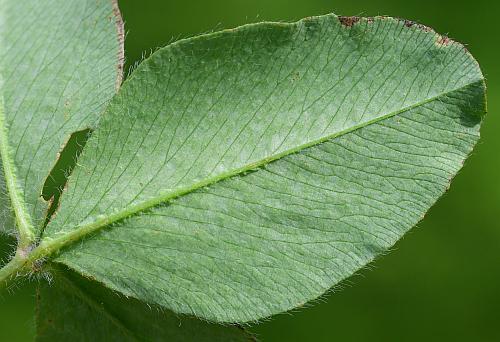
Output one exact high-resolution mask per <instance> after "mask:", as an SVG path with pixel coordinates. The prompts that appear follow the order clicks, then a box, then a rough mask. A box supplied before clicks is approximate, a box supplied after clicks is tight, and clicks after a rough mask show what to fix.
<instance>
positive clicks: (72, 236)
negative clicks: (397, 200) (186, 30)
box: [29, 79, 484, 261]
mask: <svg viewBox="0 0 500 342" xmlns="http://www.w3.org/2000/svg"><path fill="white" fill-rule="evenodd" d="M482 82H484V80H482V79H479V80H477V81H474V82H470V83H468V84H466V85H463V86H461V87H458V88H455V89H452V90H449V91H446V92H443V93H440V94H438V95H436V96H433V97H431V98H428V99H425V100H422V101H420V102H417V103H415V104H413V105H410V106H407V107H404V108H402V109H400V110H397V111H394V112H391V113H388V114H385V115H382V116H379V117H377V118H375V119H373V120H369V121H366V122H363V123H361V124H359V125H354V126H352V127H350V128H348V129H345V130H342V131H339V132H337V133H334V134H330V135H327V136H324V137H322V138H320V139H316V140H313V141H311V142H308V143H306V144H303V145H300V146H297V147H295V148H293V149H289V150H286V151H283V152H280V153H278V154H275V155H272V156H269V157H267V158H264V159H261V160H259V161H256V162H253V163H250V164H247V165H245V166H243V167H240V168H236V169H233V170H231V171H228V172H223V173H221V174H219V175H217V176H215V177H211V178H206V179H204V180H202V181H200V182H197V183H195V184H193V185H191V186H189V187H184V188H179V189H177V190H176V191H173V192H169V193H168V194H165V195H163V196H159V197H156V198H153V199H150V200H148V201H144V202H142V203H140V204H137V205H135V206H131V207H129V208H127V209H126V210H123V211H120V212H117V213H114V214H111V215H109V216H107V217H105V218H102V219H99V220H96V221H94V222H92V223H89V224H87V225H84V226H80V227H79V228H77V229H75V230H72V231H71V232H69V233H65V234H63V235H61V236H58V237H55V238H52V237H45V238H44V239H42V241H41V243H40V245H39V246H38V247H37V248H36V249H35V250H33V253H32V254H31V255H30V258H29V259H30V260H32V261H34V260H37V259H38V258H42V257H45V256H48V255H50V254H52V253H54V252H56V251H58V250H59V249H61V248H62V247H65V246H67V245H69V244H71V243H73V242H76V241H79V240H80V239H82V238H84V237H85V236H87V235H89V234H91V233H94V232H97V231H99V230H100V229H102V228H104V227H107V226H109V225H111V224H113V223H115V222H117V221H120V220H123V219H126V218H128V217H131V216H133V215H135V214H137V213H139V212H142V211H145V210H148V209H151V208H153V207H155V206H158V205H160V204H162V203H165V202H168V201H170V200H172V199H175V198H178V197H181V196H183V195H186V194H189V193H191V192H194V191H196V190H199V189H201V188H204V187H206V186H209V185H211V184H214V183H217V182H219V181H222V180H225V179H228V178H231V177H234V176H236V175H238V174H242V173H245V172H248V171H251V170H255V169H257V168H260V167H262V166H264V165H266V164H269V163H271V162H273V161H276V160H278V159H281V158H283V157H285V156H288V155H290V154H294V153H297V152H300V151H302V150H304V149H307V148H310V147H313V146H316V145H319V144H322V143H324V142H327V141H329V140H333V139H335V138H338V137H340V136H343V135H345V134H348V133H351V132H353V131H356V130H358V129H361V128H363V127H366V126H369V125H372V124H375V123H377V122H380V121H383V120H386V119H388V118H391V117H393V116H396V115H398V114H401V113H404V112H407V111H409V110H412V109H415V108H418V107H420V106H423V105H425V104H427V103H429V102H433V101H435V100H438V99H439V98H441V97H444V96H447V95H450V94H452V93H454V92H457V91H460V90H463V89H465V88H467V87H470V86H473V85H475V84H479V83H482ZM56 234H57V233H56Z"/></svg>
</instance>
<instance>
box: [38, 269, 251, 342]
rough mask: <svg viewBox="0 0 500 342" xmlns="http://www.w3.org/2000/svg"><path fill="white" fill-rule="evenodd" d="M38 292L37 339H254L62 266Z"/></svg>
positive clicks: (237, 330) (224, 340)
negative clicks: (121, 292)
mask: <svg viewBox="0 0 500 342" xmlns="http://www.w3.org/2000/svg"><path fill="white" fill-rule="evenodd" d="M51 271H52V272H51V273H52V274H53V275H54V276H55V278H54V280H53V284H50V285H49V284H47V283H44V284H42V285H41V286H40V288H39V292H38V294H37V303H38V305H37V341H39V342H42V341H50V342H53V341H120V342H122V341H193V342H203V341H220V342H229V341H234V342H236V341H241V342H243V341H252V340H253V339H252V337H251V336H250V335H249V334H247V333H245V332H244V330H243V329H240V328H237V327H223V326H220V325H214V324H210V323H206V322H203V321H200V320H198V319H194V318H189V317H182V316H177V315H175V314H173V313H171V312H168V311H160V310H158V308H154V307H153V308H151V307H148V306H146V305H145V304H143V303H140V302H138V301H137V300H134V299H125V298H124V297H123V296H121V295H119V294H116V293H113V292H112V291H110V290H108V289H106V288H104V287H102V286H99V285H98V284H96V283H93V282H91V281H89V280H87V279H84V278H82V277H79V276H78V275H76V274H75V273H72V272H68V271H66V270H63V269H58V270H51Z"/></svg>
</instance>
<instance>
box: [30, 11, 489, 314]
mask: <svg viewBox="0 0 500 342" xmlns="http://www.w3.org/2000/svg"><path fill="white" fill-rule="evenodd" d="M484 112H485V85H484V80H483V76H482V74H481V72H480V70H479V67H478V65H477V63H476V62H475V61H474V59H473V58H472V57H471V56H470V55H469V54H468V52H467V51H466V50H465V49H464V47H463V46H462V45H460V44H458V43H455V42H452V41H450V40H449V39H447V38H444V37H442V36H440V35H438V34H436V33H435V32H433V31H431V30H429V29H427V28H425V27H421V26H418V25H413V24H412V23H409V22H405V21H401V20H396V19H392V18H368V19H361V20H359V21H358V20H354V19H352V18H339V17H337V16H335V15H328V16H323V17H315V18H309V19H305V20H302V21H300V22H298V23H294V24H283V23H261V24H255V25H247V26H244V27H241V28H237V29H235V30H226V31H222V32H219V33H215V34H209V35H204V36H200V37H195V38H191V39H187V40H182V41H179V42H177V43H174V44H172V45H170V46H168V47H166V48H163V49H161V50H159V51H157V52H156V53H154V54H153V55H152V56H151V57H150V58H149V59H147V60H146V61H145V62H143V63H142V64H141V65H140V66H139V67H138V68H137V70H135V72H134V73H133V75H132V76H131V77H130V78H129V79H128V80H127V81H126V82H125V83H124V85H123V87H122V88H121V90H120V93H119V94H118V95H117V96H116V97H115V98H114V99H113V101H112V102H111V103H110V105H109V107H108V108H107V111H106V113H105V115H104V117H103V119H102V120H101V122H100V125H99V128H98V129H97V130H96V131H95V133H94V134H93V136H92V137H91V138H90V140H89V142H88V144H87V146H86V148H85V149H84V151H83V153H82V156H81V157H80V159H79V166H78V167H76V168H75V170H74V173H73V175H72V176H71V178H70V181H69V186H68V191H67V192H66V193H65V194H64V195H63V196H62V202H61V209H60V211H59V212H58V213H57V216H56V217H55V218H54V220H53V221H52V222H51V223H50V224H49V225H48V227H47V229H46V231H45V235H44V237H43V240H42V243H41V245H40V247H39V248H38V249H37V250H36V252H35V253H34V255H39V256H43V255H45V254H47V253H52V252H55V251H56V250H58V249H59V248H61V247H63V246H66V245H70V244H71V243H72V242H74V241H78V240H81V239H82V238H84V237H86V236H87V235H88V238H87V239H84V240H82V241H81V242H79V243H76V244H72V245H70V246H69V247H68V248H65V249H63V250H61V253H60V254H59V255H58V256H57V257H56V258H55V261H56V262H59V263H64V264H66V265H68V266H69V267H71V268H73V269H74V270H77V271H78V272H80V273H82V274H85V275H87V276H91V277H94V278H96V279H97V280H98V281H100V282H103V283H104V284H106V286H108V287H110V288H112V289H114V290H117V291H120V292H122V293H124V294H126V295H127V296H133V297H136V298H139V299H141V300H143V301H146V302H150V303H156V304H160V305H162V306H164V307H166V308H168V309H170V310H173V311H175V312H179V313H189V314H193V315H196V316H200V317H203V318H206V319H209V320H214V321H225V322H246V321H253V320H256V319H259V318H262V317H266V316H269V315H272V314H276V313H279V312H282V311H284V310H289V309H292V308H294V307H297V306H300V305H303V304H304V303H306V302H307V301H309V300H312V299H314V298H317V297H318V296H320V295H321V294H323V293H324V292H325V291H327V290H328V289H330V288H331V287H332V286H333V285H335V284H337V283H338V282H340V281H341V280H342V279H344V278H346V277H348V276H349V275H351V274H352V273H353V272H355V271H356V270H358V269H359V268H361V267H363V266H364V265H366V264H367V263H368V262H370V261H371V260H373V258H374V257H376V256H377V255H380V254H381V253H383V252H384V251H386V250H387V249H388V248H389V247H390V246H392V245H393V244H394V242H395V241H396V240H397V239H398V238H400V237H401V236H402V235H403V234H404V233H405V232H406V231H407V230H408V229H410V228H411V227H412V226H414V225H415V224H416V223H417V222H418V221H419V220H420V219H421V218H422V217H423V215H424V214H425V212H426V211H427V210H428V208H429V207H430V206H431V205H432V204H433V203H434V202H435V201H436V200H437V198H439V196H440V195H441V194H442V193H443V192H444V191H445V190H446V188H447V187H448V186H449V182H450V180H451V178H452V177H453V176H454V175H455V174H456V172H457V171H458V170H459V169H460V167H461V166H462V165H463V162H464V160H465V158H466V157H467V155H468V154H469V153H470V151H471V150H472V147H473V146H474V144H475V143H476V141H477V139H478V138H479V126H480V121H481V115H482V114H483V113H484Z"/></svg>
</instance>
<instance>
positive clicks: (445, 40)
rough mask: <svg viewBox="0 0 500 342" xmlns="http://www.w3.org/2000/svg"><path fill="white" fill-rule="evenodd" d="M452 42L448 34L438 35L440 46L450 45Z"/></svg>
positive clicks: (437, 41)
mask: <svg viewBox="0 0 500 342" xmlns="http://www.w3.org/2000/svg"><path fill="white" fill-rule="evenodd" d="M450 43H451V39H450V38H448V37H446V36H438V38H437V40H436V44H437V45H439V46H448V45H450Z"/></svg>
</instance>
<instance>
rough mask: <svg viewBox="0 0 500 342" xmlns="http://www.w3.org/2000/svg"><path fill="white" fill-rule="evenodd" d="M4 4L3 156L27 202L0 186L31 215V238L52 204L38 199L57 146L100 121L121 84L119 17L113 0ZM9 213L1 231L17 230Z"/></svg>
mask: <svg viewBox="0 0 500 342" xmlns="http://www.w3.org/2000/svg"><path fill="white" fill-rule="evenodd" d="M0 7H1V12H0V45H1V49H0V74H1V75H2V79H3V82H2V85H1V92H2V97H3V103H4V110H3V114H4V126H5V130H6V131H5V132H2V135H3V138H4V139H3V140H4V142H5V143H4V144H3V145H5V144H7V145H9V146H7V147H6V148H5V149H6V150H10V153H4V156H3V159H4V163H7V164H9V165H12V172H13V173H15V174H16V177H15V178H17V179H16V181H15V183H16V184H15V186H14V187H15V188H17V189H18V190H19V191H18V192H19V196H18V197H19V198H18V199H19V201H14V202H20V203H23V205H22V206H19V205H17V204H16V203H11V201H10V200H9V194H8V193H6V192H4V191H2V199H1V200H2V207H7V208H8V207H9V203H11V205H15V206H16V207H25V209H23V210H22V211H23V212H24V214H23V215H21V216H24V217H26V218H29V219H26V220H25V221H31V223H30V224H28V226H31V227H30V228H29V230H30V231H31V235H32V237H31V238H30V240H34V239H33V237H34V236H36V237H38V235H39V232H40V230H41V228H42V226H43V223H44V218H45V214H46V210H47V207H48V203H47V202H46V201H44V200H43V199H42V198H41V193H42V188H43V184H44V182H45V179H44V178H45V177H46V176H47V175H48V174H49V171H50V170H51V168H52V167H53V166H54V165H55V163H56V160H57V153H58V152H59V151H60V149H61V147H62V145H64V143H65V141H66V139H68V138H69V136H70V134H71V133H72V132H73V131H76V130H79V129H80V128H86V127H89V126H92V125H94V124H95V121H96V119H97V116H98V115H99V114H100V112H101V111H102V109H103V108H104V105H105V103H106V102H107V101H108V100H109V99H110V98H111V97H112V96H113V95H114V93H115V90H116V87H117V86H119V84H120V83H121V74H122V70H121V67H122V64H123V56H121V54H122V50H123V46H122V43H123V37H120V34H121V33H122V32H120V30H122V28H121V29H120V25H121V24H120V22H119V21H120V20H121V18H119V17H116V16H117V15H119V11H118V9H117V7H116V3H115V2H114V1H111V0H109V1H102V2H94V1H57V0H56V1H53V0H43V1H36V2H25V1H11V0H2V1H1V2H0ZM115 21H116V22H115ZM9 154H10V155H9ZM5 159H9V161H7V160H5ZM2 176H3V177H2V178H4V177H5V176H7V177H8V175H7V174H5V175H4V174H3V172H2ZM10 178H12V177H10ZM2 180H3V181H4V182H5V180H4V179H2ZM6 183H7V184H9V183H11V181H8V180H7V182H6ZM10 189H13V187H12V186H11V187H10ZM11 193H12V192H11ZM9 216H11V215H10V214H8V213H6V215H5V220H3V221H2V229H1V230H2V231H5V232H10V233H13V231H14V227H13V226H12V218H11V217H9ZM17 216H18V217H19V213H18V214H17Z"/></svg>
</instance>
